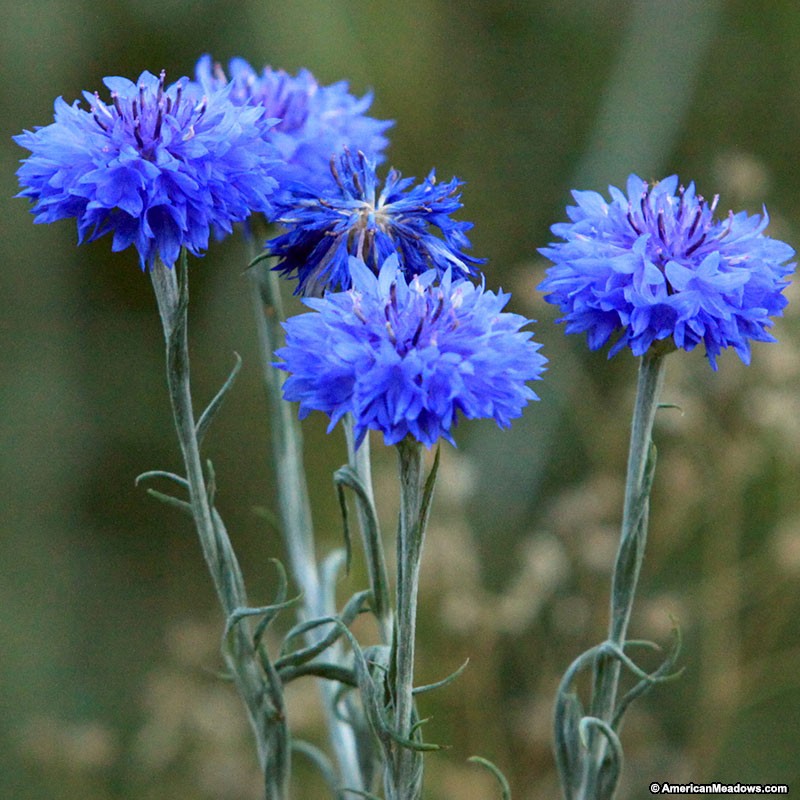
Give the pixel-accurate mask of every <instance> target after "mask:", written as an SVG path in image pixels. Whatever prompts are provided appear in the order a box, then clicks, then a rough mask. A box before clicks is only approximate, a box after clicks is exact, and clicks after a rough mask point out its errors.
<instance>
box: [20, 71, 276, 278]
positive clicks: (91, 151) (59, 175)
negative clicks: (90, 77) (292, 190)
mask: <svg viewBox="0 0 800 800" xmlns="http://www.w3.org/2000/svg"><path fill="white" fill-rule="evenodd" d="M186 81H187V79H185V78H182V79H180V80H179V81H177V82H176V83H173V84H172V85H170V86H166V84H165V75H164V72H162V73H161V74H160V76H158V77H156V76H155V75H152V74H151V73H149V72H143V73H142V74H141V76H140V77H139V79H138V81H137V82H136V83H133V82H132V81H130V80H128V79H127V78H120V77H110V78H105V79H104V81H103V82H104V83H105V85H106V87H107V88H108V89H109V91H110V92H111V102H110V103H106V102H104V101H103V100H101V99H100V96H99V94H97V93H96V92H95V93H94V94H89V93H88V92H84V97H85V99H86V102H87V103H88V104H89V109H88V110H86V109H85V108H82V107H81V106H80V101H77V100H76V101H75V102H74V103H73V104H72V105H68V104H67V103H66V102H65V101H64V100H63V99H62V98H60V97H59V98H58V99H57V100H56V102H55V121H54V122H53V123H51V124H50V125H47V126H44V127H37V128H36V129H35V130H34V131H25V132H24V133H22V134H21V135H19V136H16V137H14V140H15V141H16V142H17V143H18V144H19V145H21V146H22V147H25V148H27V149H28V150H30V151H31V155H30V156H28V157H27V158H26V159H25V160H24V161H23V162H22V166H21V167H20V169H19V171H18V172H17V175H18V177H19V181H20V184H21V186H22V187H24V188H23V190H22V191H21V192H20V194H19V195H18V196H19V197H27V198H29V199H30V200H31V201H32V202H33V208H32V211H33V213H35V214H36V219H35V221H36V222H53V221H55V220H59V219H64V218H68V217H75V218H76V219H77V222H78V239H79V242H82V241H84V240H89V241H91V240H94V239H97V238H98V237H100V236H103V235H104V234H106V233H112V234H113V237H114V238H113V243H112V249H113V250H115V251H117V250H124V249H125V248H127V247H129V246H131V245H133V246H134V247H135V248H136V249H137V251H138V252H139V260H140V264H141V267H142V269H146V268H148V267H152V265H153V263H154V261H155V259H156V258H160V259H161V260H162V261H163V262H164V264H166V265H167V266H172V265H173V264H174V263H175V261H176V259H177V258H178V254H179V252H180V250H181V248H182V247H185V248H186V249H187V250H188V251H189V252H191V253H193V254H195V255H199V254H200V253H201V252H202V251H203V250H205V249H206V248H207V247H208V239H209V233H210V231H211V230H212V229H213V230H214V232H215V234H217V235H222V234H224V233H230V231H231V229H232V224H233V223H234V222H238V221H241V220H243V219H245V218H246V217H248V216H249V215H250V214H251V213H252V212H254V211H257V212H263V213H269V211H270V209H271V204H270V195H271V193H272V191H273V190H274V188H275V187H276V185H277V184H276V181H275V180H274V178H273V177H272V173H273V171H274V168H275V164H276V162H277V152H276V151H275V148H274V147H273V146H272V145H271V144H270V143H269V142H268V141H267V134H268V131H269V129H270V127H271V126H272V125H273V121H271V120H269V119H268V117H267V115H266V113H265V111H264V109H262V108H255V107H253V108H250V107H247V108H238V107H236V106H234V105H233V104H232V103H231V101H230V99H229V98H228V96H227V95H228V93H227V92H225V91H222V92H213V93H210V94H209V95H208V96H206V97H203V98H195V97H192V96H190V94H189V93H187V92H186V91H185V86H186Z"/></svg>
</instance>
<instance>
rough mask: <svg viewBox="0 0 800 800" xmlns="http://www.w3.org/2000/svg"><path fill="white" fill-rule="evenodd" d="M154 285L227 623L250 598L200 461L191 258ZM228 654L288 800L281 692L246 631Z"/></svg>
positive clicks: (270, 798) (176, 408)
mask: <svg viewBox="0 0 800 800" xmlns="http://www.w3.org/2000/svg"><path fill="white" fill-rule="evenodd" d="M150 277H151V280H152V283H153V289H154V291H155V295H156V301H157V303H158V310H159V314H160V316H161V322H162V327H163V330H164V340H165V343H166V360H167V385H168V388H169V396H170V402H171V405H172V414H173V419H174V422H175V430H176V432H177V435H178V441H179V443H180V448H181V453H182V455H183V462H184V466H185V469H186V478H187V481H188V484H189V499H190V504H191V508H192V516H193V519H194V523H195V528H196V529H197V533H198V536H199V539H200V545H201V548H202V551H203V556H204V558H205V561H206V564H207V565H208V569H209V572H210V573H211V577H212V579H213V581H214V588H215V589H216V592H217V596H218V598H219V602H220V605H221V606H222V610H223V612H224V614H225V617H226V619H230V617H231V615H232V614H233V613H234V611H236V610H237V609H241V608H245V607H246V606H247V596H246V593H245V589H244V581H243V578H242V572H241V569H240V567H239V563H238V561H237V559H236V555H235V554H234V552H233V548H232V546H231V542H230V540H229V538H228V535H227V532H226V530H225V527H224V525H223V524H222V520H221V518H220V517H219V514H218V513H217V512H216V509H214V507H213V505H212V501H211V499H210V494H211V492H212V491H213V489H212V487H211V486H209V485H208V484H207V482H206V478H205V476H204V474H203V465H202V461H201V459H200V448H199V444H198V440H197V431H196V424H195V418H194V410H193V406H192V394H191V382H190V376H189V345H188V327H187V306H188V298H189V292H188V269H187V263H186V252H185V251H183V252H182V253H181V259H180V262H179V264H178V265H177V266H176V267H175V268H173V269H170V268H167V267H165V266H164V265H163V264H162V263H161V262H157V263H156V264H155V265H154V266H153V268H152V270H151V271H150ZM223 652H224V656H225V660H226V663H227V666H228V668H229V669H230V671H231V674H232V675H233V678H234V682H235V684H236V687H237V689H238V691H239V694H240V695H241V696H242V699H243V700H244V703H245V706H246V707H247V711H248V716H249V719H250V723H251V725H252V727H253V731H254V733H255V736H256V741H257V744H258V756H259V762H260V764H261V767H262V769H263V771H264V776H265V795H266V798H267V800H283V799H284V798H285V797H286V796H287V791H288V778H289V759H290V756H289V738H288V730H287V727H286V723H285V708H284V706H283V697H282V693H281V691H280V687H279V686H277V685H276V684H272V685H271V686H269V687H268V686H266V685H265V681H264V677H263V675H262V673H261V670H260V666H259V663H258V659H257V655H256V653H255V651H254V648H253V643H252V641H251V637H250V633H249V629H248V628H247V626H246V625H244V624H237V625H235V626H233V628H232V630H231V633H230V636H229V637H228V642H227V647H225V648H224V650H223Z"/></svg>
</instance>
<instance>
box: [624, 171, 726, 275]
mask: <svg viewBox="0 0 800 800" xmlns="http://www.w3.org/2000/svg"><path fill="white" fill-rule="evenodd" d="M655 189H656V186H648V187H647V188H646V189H645V190H644V191H643V192H642V195H641V197H640V198H639V202H638V203H636V202H635V201H629V203H628V214H627V218H628V224H629V225H630V227H631V229H632V230H633V232H634V233H635V234H636V236H637V237H638V236H641V235H642V234H649V239H648V242H647V254H648V256H649V258H650V260H651V261H652V262H653V263H654V264H655V265H656V266H657V267H658V268H659V269H660V270H661V271H662V272H663V270H664V267H665V266H666V264H667V262H668V261H679V262H681V263H684V264H687V265H688V264H690V263H691V262H692V261H693V260H694V258H696V257H697V256H696V254H697V252H698V251H699V250H700V249H701V248H702V246H703V245H704V244H705V242H706V240H707V239H708V238H709V237H713V236H714V234H715V231H714V228H715V227H716V225H717V223H716V221H715V219H714V210H715V209H716V206H717V202H718V200H719V196H718V195H717V196H715V197H714V199H713V201H712V202H711V204H710V205H709V204H708V203H706V202H705V200H704V199H703V198H702V197H701V196H700V195H697V196H694V195H689V196H687V194H686V191H685V189H684V187H683V186H681V187H679V189H678V195H677V197H676V196H675V195H672V194H665V193H663V192H656V191H654V190H655Z"/></svg>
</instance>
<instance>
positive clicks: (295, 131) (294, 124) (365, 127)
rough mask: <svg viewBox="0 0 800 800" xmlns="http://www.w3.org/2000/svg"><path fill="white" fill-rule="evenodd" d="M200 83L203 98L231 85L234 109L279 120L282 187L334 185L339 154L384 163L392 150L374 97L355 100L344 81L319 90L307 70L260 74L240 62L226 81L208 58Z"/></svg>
mask: <svg viewBox="0 0 800 800" xmlns="http://www.w3.org/2000/svg"><path fill="white" fill-rule="evenodd" d="M228 76H230V77H228ZM195 77H196V79H197V84H198V85H199V87H201V89H200V90H201V92H205V93H209V92H212V91H214V90H217V89H219V88H221V87H223V86H226V85H228V84H230V85H231V93H230V98H231V101H232V102H233V103H236V104H237V105H254V106H259V107H261V108H264V109H265V111H266V113H267V115H268V116H270V117H273V118H275V119H276V120H277V124H276V125H275V127H274V128H273V129H272V131H271V133H270V137H271V140H272V142H273V143H274V144H275V146H276V147H277V149H278V151H279V152H280V155H281V159H282V164H281V166H280V168H279V170H278V173H277V175H278V178H279V181H280V183H281V186H283V185H285V184H286V183H287V182H288V181H291V180H295V181H301V182H303V183H305V184H307V185H310V186H322V185H325V184H329V183H330V182H331V176H330V170H329V169H328V164H329V162H330V158H331V156H332V155H333V154H334V153H338V152H339V151H340V150H342V148H344V147H345V146H350V147H353V148H356V149H358V150H363V151H364V152H366V153H370V154H371V155H372V156H373V157H375V158H379V157H380V153H382V152H383V150H384V149H385V148H386V146H387V144H388V139H387V138H386V137H385V136H384V135H383V134H384V132H385V131H386V129H387V128H388V127H390V126H391V125H392V122H391V121H388V120H378V119H374V118H372V117H369V116H367V114H366V111H367V109H368V108H369V107H370V105H371V104H372V94H370V93H367V94H365V95H364V96H363V97H360V98H359V97H355V96H354V95H352V94H350V90H349V86H348V84H347V83H346V82H345V81H339V82H338V83H333V84H331V85H330V86H320V84H319V83H318V82H317V80H316V79H315V78H314V76H313V75H312V74H311V73H310V72H309V71H308V70H305V69H303V70H300V72H298V73H297V75H296V76H293V75H289V74H288V73H287V72H284V71H283V70H276V69H272V68H271V67H265V68H264V69H263V70H262V71H261V72H260V73H258V72H256V70H254V69H253V68H252V67H251V66H250V64H248V63H247V62H246V61H245V60H244V59H241V58H234V59H232V60H231V62H230V64H229V65H228V75H226V74H225V71H224V70H223V69H222V67H221V66H220V65H219V64H215V63H213V62H212V60H211V56H209V55H205V56H203V57H202V58H201V59H200V60H199V61H198V63H197V67H196V69H195Z"/></svg>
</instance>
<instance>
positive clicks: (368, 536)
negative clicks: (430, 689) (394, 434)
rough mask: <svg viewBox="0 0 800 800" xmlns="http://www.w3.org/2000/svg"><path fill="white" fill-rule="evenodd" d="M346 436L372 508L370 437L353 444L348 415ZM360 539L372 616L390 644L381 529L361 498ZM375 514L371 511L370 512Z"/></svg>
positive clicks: (389, 609) (353, 464)
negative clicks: (373, 522) (371, 521)
mask: <svg viewBox="0 0 800 800" xmlns="http://www.w3.org/2000/svg"><path fill="white" fill-rule="evenodd" d="M344 429H345V436H346V438H347V462H348V464H349V465H350V467H351V469H352V470H353V471H354V472H355V474H356V475H357V476H358V478H359V480H360V481H361V485H362V486H363V487H364V490H365V492H366V495H367V497H366V500H367V502H368V503H369V504H370V505H371V506H372V507H373V509H374V507H375V497H374V494H373V489H372V462H371V460H370V449H369V437H368V436H365V437H364V440H363V441H362V442H361V444H360V445H359V446H358V447H356V446H355V435H354V433H353V417H352V415H350V414H347V416H346V417H345V419H344ZM356 512H357V514H358V523H359V528H360V529H361V540H362V542H363V544H364V553H365V554H366V562H367V573H368V575H369V585H370V587H371V588H372V595H373V606H374V609H373V610H374V612H375V618H376V619H377V621H378V633H379V636H380V640H381V643H382V644H387V645H388V644H390V643H391V640H392V622H393V615H392V605H391V600H390V598H389V578H388V575H387V572H386V557H385V555H384V552H383V542H382V540H381V537H380V531H378V530H372V526H371V525H370V524H369V521H368V520H367V510H366V509H365V507H364V504H363V503H361V502H360V501H358V502H356ZM373 513H374V511H373Z"/></svg>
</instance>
